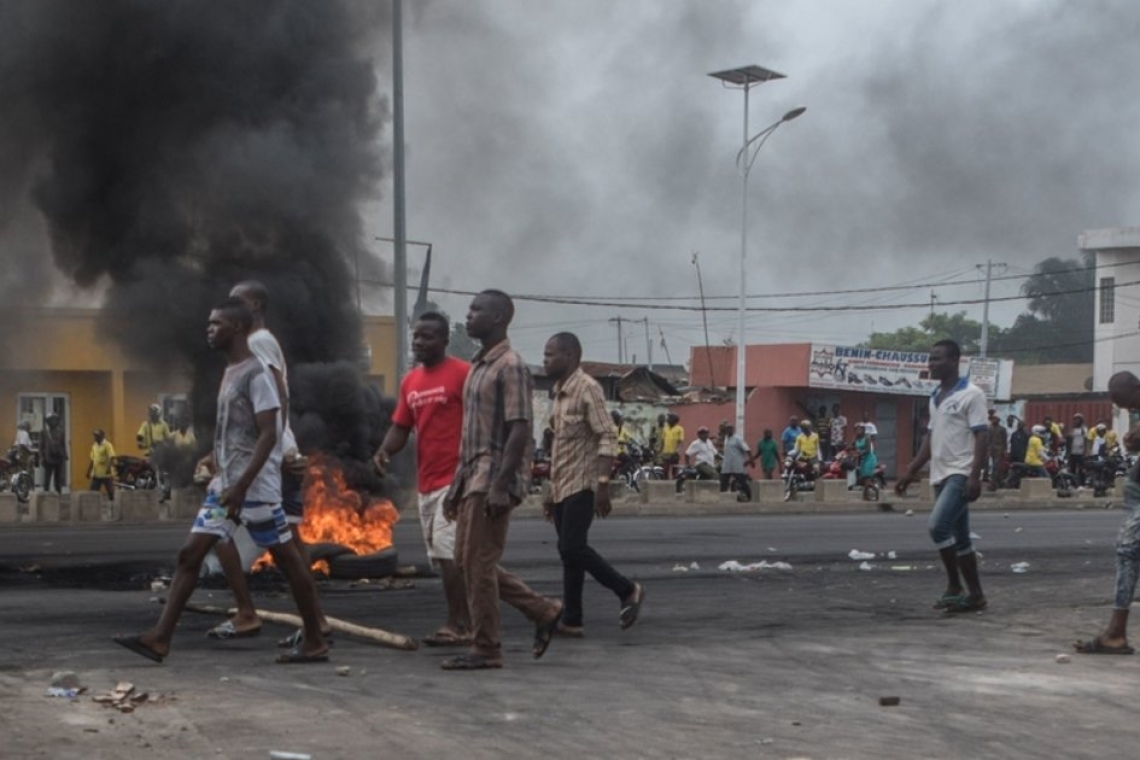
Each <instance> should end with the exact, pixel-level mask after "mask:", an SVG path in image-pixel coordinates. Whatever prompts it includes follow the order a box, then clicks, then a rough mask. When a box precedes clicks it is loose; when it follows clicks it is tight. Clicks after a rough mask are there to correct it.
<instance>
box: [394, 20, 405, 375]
mask: <svg viewBox="0 0 1140 760" xmlns="http://www.w3.org/2000/svg"><path fill="white" fill-rule="evenodd" d="M392 213H393V216H394V219H393V225H392V226H393V229H394V230H395V231H394V233H393V234H394V236H395V238H396V242H395V252H394V254H393V256H392V267H393V269H394V270H395V271H394V272H393V275H394V277H393V279H394V280H395V297H394V298H393V302H394V309H395V312H396V385H395V387H397V388H399V387H400V382H401V381H402V380H403V379H404V375H405V374H407V371H408V255H407V246H406V242H407V241H406V240H405V237H406V235H407V231H406V229H405V213H404V29H403V2H402V0H392Z"/></svg>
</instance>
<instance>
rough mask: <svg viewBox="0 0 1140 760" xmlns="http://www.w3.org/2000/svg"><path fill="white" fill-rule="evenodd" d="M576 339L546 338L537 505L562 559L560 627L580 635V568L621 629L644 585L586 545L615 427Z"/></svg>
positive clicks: (604, 485) (602, 496)
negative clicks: (547, 448) (544, 448)
mask: <svg viewBox="0 0 1140 760" xmlns="http://www.w3.org/2000/svg"><path fill="white" fill-rule="evenodd" d="M581 362H582V343H581V342H580V341H579V340H578V336H576V335H574V334H573V333H568V332H563V333H557V334H556V335H553V336H552V337H551V338H550V340H548V341H547V342H546V348H545V349H544V351H543V355H542V366H543V370H544V371H545V372H546V376H547V377H549V378H551V379H553V380H554V403H553V405H552V407H551V410H550V424H549V427H550V429H551V430H553V431H554V448H553V450H552V452H551V456H550V491H549V501H547V502H546V503H545V504H543V505H542V507H543V514H544V516H545V517H546V519H547V521H548V522H553V523H554V530H555V532H556V533H557V534H558V554H559V556H560V557H561V558H562V623H561V625H560V626H559V632H560V633H562V634H564V635H567V636H571V637H575V638H577V637H581V636H582V634H583V628H582V623H583V620H584V618H583V611H582V587H583V585H584V584H585V581H586V573H589V574H590V575H592V576H593V577H594V580H596V581H597V582H598V583H600V584H602V585H603V586H605V587H606V588H608V589H609V590H610V591H612V592H613V593H614V595H615V596H617V598H618V602H619V603H620V605H621V606H620V611H619V613H618V624H619V625H620V626H621V627H622V629H626V628H629V627H630V626H632V625H633V624H634V623H636V622H637V617H638V614H639V613H640V611H641V603H642V601H643V600H644V599H645V589H644V588H642V586H641V584H640V583H636V582H634V581H631V580H630V579H629V578H626V577H625V576H624V575H622V574H621V573H619V572H618V571H616V570H614V569H613V567H611V566H610V564H609V563H608V562H606V560H605V559H604V558H603V557H602V556H601V555H600V554H598V553H597V552H596V551H594V549H593V547H591V546H590V544H589V533H590V525H591V524H592V523H593V521H594V516H595V515H597V516H598V517H600V518H602V519H605V518H606V517H608V516H609V514H610V511H611V510H612V509H613V506H612V505H611V504H610V490H609V484H610V471H611V469H612V467H613V458H614V452H615V450H616V438H615V428H614V426H613V424H612V423H611V422H610V417H609V415H608V414H606V398H605V395H604V394H603V393H602V387H601V386H600V385H598V382H597V381H596V380H594V378H592V377H590V376H589V375H587V374H586V373H585V372H583V371H582V368H581V367H580V366H579V365H580V364H581Z"/></svg>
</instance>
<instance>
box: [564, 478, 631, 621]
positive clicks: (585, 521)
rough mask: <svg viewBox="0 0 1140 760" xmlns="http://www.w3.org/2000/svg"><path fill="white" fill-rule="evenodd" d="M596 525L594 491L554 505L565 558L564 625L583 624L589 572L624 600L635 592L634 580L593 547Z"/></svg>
mask: <svg viewBox="0 0 1140 760" xmlns="http://www.w3.org/2000/svg"><path fill="white" fill-rule="evenodd" d="M593 522H594V492H593V491H579V492H578V493H576V494H573V495H572V496H569V497H567V498H566V499H564V500H562V501H560V502H558V503H557V504H555V505H554V530H555V531H557V533H558V555H559V556H560V557H561V558H562V622H563V623H565V624H566V625H572V626H579V625H582V620H583V615H582V588H583V586H585V585H586V573H589V574H590V575H592V576H594V580H596V581H597V582H598V583H600V584H602V585H603V586H605V587H606V588H608V589H609V590H610V591H612V592H614V594H615V595H617V598H618V600H619V601H620V600H624V599H626V598H627V597H629V596H630V595H632V594H633V592H634V590H635V589H634V585H633V581H631V580H630V579H629V578H626V577H625V576H624V575H622V574H621V573H619V572H618V571H617V570H614V569H613V568H612V567H611V566H610V563H608V562H606V561H605V560H604V559H603V558H602V555H600V554H598V553H597V552H596V551H594V550H593V548H592V547H591V546H590V544H589V534H590V526H591V525H592V524H593Z"/></svg>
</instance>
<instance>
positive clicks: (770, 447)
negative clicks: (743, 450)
mask: <svg viewBox="0 0 1140 760" xmlns="http://www.w3.org/2000/svg"><path fill="white" fill-rule="evenodd" d="M753 458H754V459H759V460H760V469H761V470H762V471H763V472H764V478H765V479H766V480H771V479H772V476H773V475H774V474H775V472H776V468H777V467H779V465H780V449H779V445H778V444H777V443H776V439H775V438H773V437H772V429H771V428H765V430H764V437H763V438H761V439H760V440H759V441H758V442H757V443H756V456H755V457H753Z"/></svg>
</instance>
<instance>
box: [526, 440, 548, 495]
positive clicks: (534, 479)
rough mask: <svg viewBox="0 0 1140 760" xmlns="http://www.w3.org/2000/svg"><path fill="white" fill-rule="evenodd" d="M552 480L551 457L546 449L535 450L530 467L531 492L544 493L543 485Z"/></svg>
mask: <svg viewBox="0 0 1140 760" xmlns="http://www.w3.org/2000/svg"><path fill="white" fill-rule="evenodd" d="M549 480H550V456H549V455H548V454H547V453H546V450H545V449H535V450H534V461H533V462H531V465H530V492H531V493H542V485H543V484H544V483H546V482H547V481H549Z"/></svg>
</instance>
